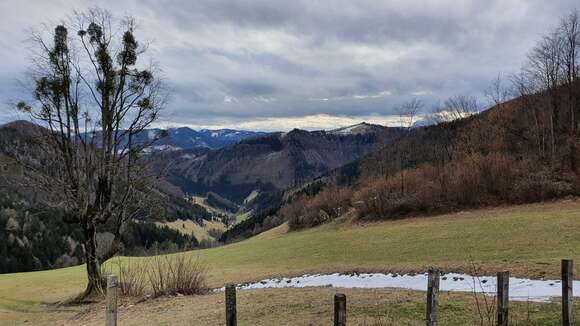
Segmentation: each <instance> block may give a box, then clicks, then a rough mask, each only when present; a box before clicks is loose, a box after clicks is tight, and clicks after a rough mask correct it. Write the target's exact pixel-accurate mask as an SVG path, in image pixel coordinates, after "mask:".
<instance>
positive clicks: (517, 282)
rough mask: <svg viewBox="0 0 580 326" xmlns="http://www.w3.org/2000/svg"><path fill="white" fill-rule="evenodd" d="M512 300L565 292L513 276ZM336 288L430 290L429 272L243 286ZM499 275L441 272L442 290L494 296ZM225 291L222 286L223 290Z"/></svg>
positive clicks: (579, 288) (578, 284)
mask: <svg viewBox="0 0 580 326" xmlns="http://www.w3.org/2000/svg"><path fill="white" fill-rule="evenodd" d="M509 283H510V287H509V296H510V300H515V301H533V302H549V301H550V300H551V299H552V298H554V297H559V296H561V294H562V289H561V286H560V281H557V280H531V279H525V278H517V277H510V282H509ZM327 286H331V287H336V288H362V289H378V288H398V289H407V290H418V291H426V290H427V274H426V273H425V274H415V275H398V274H382V273H361V274H353V275H346V274H339V273H335V274H326V275H323V274H316V275H303V276H299V277H292V278H280V279H276V278H274V279H265V280H263V281H260V282H256V283H250V284H243V285H241V286H239V288H240V289H242V290H246V289H266V288H304V287H327ZM496 286H497V285H496V278H495V277H490V276H482V277H474V276H471V275H467V274H458V273H448V274H444V275H441V279H440V287H439V288H440V290H441V291H449V292H473V291H474V289H475V292H477V293H485V294H487V295H495V292H496ZM573 287H574V288H575V289H576V291H574V296H576V297H580V293H579V292H580V281H574V282H573ZM221 290H222V291H223V288H222V289H221Z"/></svg>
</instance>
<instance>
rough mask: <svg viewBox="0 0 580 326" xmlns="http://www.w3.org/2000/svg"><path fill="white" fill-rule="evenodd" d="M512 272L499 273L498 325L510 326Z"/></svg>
mask: <svg viewBox="0 0 580 326" xmlns="http://www.w3.org/2000/svg"><path fill="white" fill-rule="evenodd" d="M509 287H510V272H507V271H506V272H498V273H497V325H498V326H508V318H509V313H508V311H509Z"/></svg>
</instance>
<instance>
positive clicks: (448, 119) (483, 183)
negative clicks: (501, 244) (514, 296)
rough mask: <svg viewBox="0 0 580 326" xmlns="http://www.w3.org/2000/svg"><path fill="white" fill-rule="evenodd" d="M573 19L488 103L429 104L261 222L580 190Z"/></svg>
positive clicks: (454, 100)
mask: <svg viewBox="0 0 580 326" xmlns="http://www.w3.org/2000/svg"><path fill="white" fill-rule="evenodd" d="M574 17H575V16H574V15H571V16H570V17H567V18H566V19H564V20H563V21H562V22H561V25H560V26H559V27H558V28H557V29H556V30H555V31H553V32H551V33H549V34H548V35H547V36H545V37H543V38H542V39H541V40H540V41H539V42H538V45H537V46H536V47H535V48H534V49H532V51H530V54H529V56H528V58H527V60H526V63H525V65H524V68H523V69H522V71H521V72H520V73H518V74H515V75H513V76H509V77H504V78H499V77H498V79H497V80H496V81H495V82H494V83H493V84H492V85H491V86H490V87H489V88H488V89H487V90H486V91H485V94H486V97H487V102H488V103H491V104H489V106H490V107H489V109H487V110H482V105H481V104H480V103H479V102H480V100H478V99H477V98H476V97H472V96H454V97H451V98H449V99H448V100H446V101H444V102H443V103H442V104H441V105H440V106H438V107H436V108H435V109H434V110H433V112H432V114H431V115H430V119H431V121H432V122H433V123H434V124H433V125H431V126H427V127H419V128H409V129H408V130H407V132H405V133H402V134H401V135H400V136H399V137H398V138H397V139H395V140H394V141H392V142H390V143H388V144H386V145H385V146H383V147H382V148H381V149H379V150H378V151H374V152H372V153H370V154H369V155H367V156H365V157H364V158H363V159H361V160H359V161H357V162H354V163H352V164H350V165H347V166H345V167H343V168H339V169H337V170H335V171H333V172H332V173H331V174H330V176H329V177H326V178H324V179H323V180H321V181H320V182H319V183H318V184H317V185H316V187H315V188H314V189H312V187H311V189H310V190H311V191H302V192H300V191H299V192H296V195H295V196H293V197H292V198H290V200H289V201H288V202H287V203H286V204H285V205H284V206H283V207H282V208H281V209H280V210H279V211H278V212H277V213H275V214H273V215H272V216H271V217H270V218H268V219H266V220H267V221H277V222H278V223H281V222H282V221H289V223H290V226H291V228H293V229H298V228H303V227H310V226H314V225H318V224H321V223H325V222H327V221H329V220H332V219H335V218H338V217H341V216H348V217H350V218H357V219H366V220H368V219H373V220H376V219H395V218H402V217H405V216H409V215H425V214H436V213H442V212H448V211H455V210H458V209H462V208H471V207H480V206H488V205H502V204H520V203H527V202H536V201H544V200H549V199H552V198H561V197H565V196H576V195H579V194H580V174H579V166H578V164H579V159H580V140H579V136H580V130H579V122H580V80H579V79H578V78H579V76H580V74H579V71H580V68H579V64H580V59H579V55H578V53H579V51H578V44H577V43H575V41H574V40H575V39H574V38H573V37H570V33H571V32H570V30H569V27H570V24H572V23H574V19H575V18H574ZM411 104H412V103H411ZM406 107H412V105H410V104H407V105H406ZM404 108H405V105H403V106H402V109H403V110H401V112H402V113H401V114H402V115H405V114H407V113H408V114H409V116H408V117H412V114H413V112H412V111H407V112H405V110H404Z"/></svg>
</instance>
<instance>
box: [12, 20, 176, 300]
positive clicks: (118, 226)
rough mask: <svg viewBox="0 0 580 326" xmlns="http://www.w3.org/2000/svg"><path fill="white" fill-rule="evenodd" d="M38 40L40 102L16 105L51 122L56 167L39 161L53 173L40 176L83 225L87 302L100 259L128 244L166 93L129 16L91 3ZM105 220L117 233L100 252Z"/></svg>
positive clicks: (98, 279)
mask: <svg viewBox="0 0 580 326" xmlns="http://www.w3.org/2000/svg"><path fill="white" fill-rule="evenodd" d="M71 31H74V32H73V33H71ZM32 42H33V45H34V47H33V49H34V50H33V55H32V56H33V60H32V62H33V64H32V69H31V71H32V73H31V75H32V77H33V82H34V90H33V95H34V102H33V103H25V102H20V103H18V104H17V107H18V108H19V109H20V110H22V111H25V112H28V113H29V114H30V116H31V118H32V119H33V120H34V121H35V122H37V123H39V124H40V125H42V126H44V127H46V128H47V129H48V131H47V132H46V137H43V139H41V142H40V143H41V147H42V148H43V149H44V150H45V152H46V153H47V155H46V162H47V164H44V165H43V166H42V167H38V166H36V168H37V169H38V168H42V169H43V175H45V176H48V177H46V178H40V179H39V180H37V181H38V183H39V185H43V186H46V187H50V188H51V191H52V192H54V193H58V195H59V196H58V198H59V201H58V203H54V204H55V205H59V206H60V207H62V208H63V209H65V210H66V212H67V215H68V216H69V219H70V220H71V221H72V222H74V223H76V224H77V225H78V226H79V228H80V229H81V230H82V232H83V235H84V243H83V247H84V259H85V263H86V271H87V276H88V283H87V287H86V289H85V291H84V293H83V294H82V296H81V298H83V299H84V298H87V297H89V296H92V295H95V294H99V292H100V291H101V289H102V286H103V278H102V276H101V268H100V265H101V264H102V263H103V262H104V261H106V260H107V259H108V258H110V257H112V256H113V255H114V254H115V253H116V252H117V251H118V250H119V248H120V243H121V234H122V231H123V228H124V225H125V223H126V222H127V221H128V220H129V219H131V218H132V217H133V216H134V215H135V214H137V213H138V212H139V206H140V203H139V200H140V198H141V197H140V196H139V194H140V193H142V192H144V191H146V189H147V187H148V184H147V183H146V182H145V180H144V179H145V178H144V175H143V169H145V168H146V166H145V165H144V164H141V163H140V162H138V160H139V156H140V155H139V154H140V153H141V151H142V150H143V149H144V148H145V147H146V146H148V145H149V144H144V143H137V142H136V141H135V136H136V135H137V134H138V133H140V132H142V131H143V130H144V129H145V128H147V127H149V126H151V124H152V123H153V122H154V121H155V120H156V119H157V117H158V114H159V111H160V110H161V109H162V108H163V106H164V104H165V102H166V95H167V93H166V91H165V88H164V87H163V83H162V81H161V79H160V78H159V75H158V71H157V70H156V69H155V67H154V65H152V64H150V63H145V64H143V63H141V62H138V58H139V57H141V56H142V55H143V53H144V52H145V50H146V47H144V46H141V45H140V44H139V43H138V42H137V40H136V37H135V23H134V21H133V20H132V19H130V18H129V19H123V20H119V19H116V18H114V17H113V16H112V15H111V14H110V13H109V12H108V11H106V10H103V9H98V8H97V9H90V10H88V11H87V12H83V13H75V15H74V18H73V19H72V20H71V21H70V22H69V23H63V24H60V25H58V26H56V27H55V28H54V32H53V33H52V40H51V41H47V40H46V35H44V34H43V33H33V35H32ZM157 137H158V136H157V135H156V136H154V137H152V140H151V141H154V140H155V139H156V138H157ZM104 224H106V225H107V226H108V227H110V228H111V229H112V230H113V231H112V233H113V234H114V236H115V237H114V240H113V242H112V244H111V245H110V246H108V248H107V249H108V250H105V251H103V250H99V251H97V245H98V244H97V241H96V233H97V227H98V226H99V225H104ZM101 251H103V253H102V254H99V252H101Z"/></svg>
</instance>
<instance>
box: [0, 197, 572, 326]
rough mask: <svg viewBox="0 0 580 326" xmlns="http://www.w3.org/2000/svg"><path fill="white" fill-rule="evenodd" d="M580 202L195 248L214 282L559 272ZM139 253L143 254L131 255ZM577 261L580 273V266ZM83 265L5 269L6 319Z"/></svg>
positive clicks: (68, 280) (74, 276)
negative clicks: (363, 274)
mask: <svg viewBox="0 0 580 326" xmlns="http://www.w3.org/2000/svg"><path fill="white" fill-rule="evenodd" d="M579 232H580V201H576V200H569V201H561V202H556V203H548V204H534V205H526V206H513V207H507V208H494V209H484V210H477V211H472V212H464V213H457V214H451V215H443V216H438V217H432V218H412V219H406V220H400V221H389V222H381V223H372V224H366V225H356V226H353V225H350V224H346V223H345V224H340V223H334V224H330V225H325V226H322V227H319V228H315V229H311V230H306V231H302V232H292V233H288V234H286V232H285V229H284V227H280V228H277V229H274V230H271V231H269V232H266V233H264V234H261V235H259V236H257V237H254V238H252V239H249V240H246V241H243V242H240V243H236V244H232V245H228V246H224V247H220V248H214V249H207V250H200V251H193V252H190V253H186V254H189V255H199V257H200V258H201V259H203V260H204V261H205V262H207V264H208V265H209V268H210V271H209V274H210V278H209V281H210V285H212V286H218V285H222V284H224V283H225V282H230V281H234V282H244V281H251V280H258V279H261V278H264V277H268V276H277V275H296V274H302V273H307V272H334V271H352V270H359V271H361V270H365V271H400V272H404V271H407V272H412V271H419V270H423V269H425V267H426V266H428V265H438V266H440V267H442V268H444V269H447V270H456V271H470V264H469V261H470V260H473V261H474V262H475V263H477V264H478V265H479V266H481V267H482V269H483V272H484V273H486V274H493V273H494V272H495V271H496V270H498V269H504V268H505V269H509V270H510V271H511V272H512V274H513V275H519V276H533V277H541V276H543V275H546V276H548V277H558V273H559V271H558V268H559V259H561V258H564V257H568V258H572V259H575V260H576V261H580V252H579V251H578V250H577V248H580V237H579V236H578V234H579ZM131 259H137V258H131ZM579 265H580V264H576V266H577V267H576V268H577V270H576V275H578V272H579V270H578V266H579ZM83 271H84V270H83V267H82V266H78V267H72V268H66V269H59V270H52V271H45V272H34V273H19V274H8V275H0V312H3V313H2V314H0V322H1V321H2V318H4V319H9V318H12V317H14V315H15V311H19V310H23V311H34V310H35V309H39V306H38V304H37V303H38V302H43V301H44V302H46V301H56V300H59V299H63V298H65V297H67V296H71V295H73V294H75V293H78V292H80V290H81V289H82V286H83V283H84V273H83Z"/></svg>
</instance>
